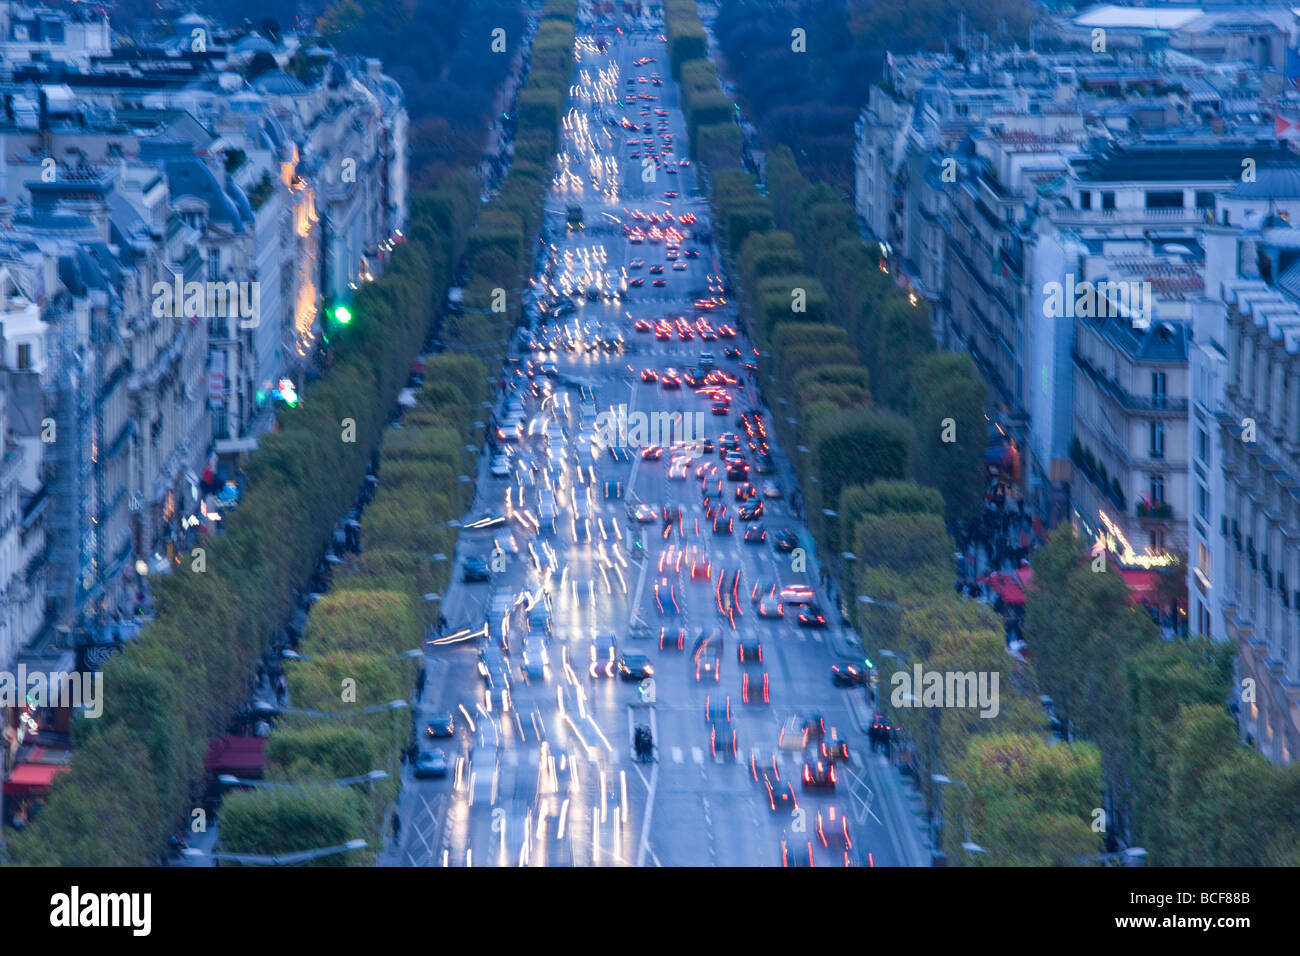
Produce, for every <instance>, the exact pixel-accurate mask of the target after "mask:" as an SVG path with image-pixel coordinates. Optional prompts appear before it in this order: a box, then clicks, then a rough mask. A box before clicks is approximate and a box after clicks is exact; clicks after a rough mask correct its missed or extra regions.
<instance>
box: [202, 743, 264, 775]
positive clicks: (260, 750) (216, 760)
mask: <svg viewBox="0 0 1300 956" xmlns="http://www.w3.org/2000/svg"><path fill="white" fill-rule="evenodd" d="M203 765H204V766H205V767H207V769H208V770H211V771H214V772H226V771H236V772H243V773H247V772H248V771H253V770H255V771H258V772H259V773H260V772H261V771H262V770H263V768H265V767H266V738H265V737H237V736H234V735H233V734H227V735H226V736H225V737H216V738H214V739H213V741H212V743H210V744H208V756H207V759H206V760H205V761H204V762H203Z"/></svg>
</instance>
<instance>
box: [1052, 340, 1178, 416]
mask: <svg viewBox="0 0 1300 956" xmlns="http://www.w3.org/2000/svg"><path fill="white" fill-rule="evenodd" d="M1070 355H1071V357H1072V358H1073V359H1074V364H1075V365H1077V366H1078V367H1079V370H1080V371H1081V372H1083V373H1084V374H1085V375H1087V376H1088V378H1089V380H1091V381H1092V383H1093V384H1094V385H1096V386H1097V387H1098V388H1099V389H1101V390H1102V391H1103V392H1105V393H1106V394H1107V395H1108V396H1110V398H1111V400H1112V401H1114V402H1115V403H1116V404H1117V405H1119V406H1120V407H1121V408H1125V409H1127V410H1129V411H1134V412H1149V413H1151V414H1167V415H1170V416H1171V417H1185V416H1186V415H1187V409H1188V401H1187V399H1185V398H1170V397H1169V396H1168V395H1164V394H1159V395H1150V396H1139V395H1134V394H1133V393H1132V392H1130V391H1128V389H1126V388H1124V386H1122V385H1120V383H1119V382H1117V381H1116V380H1115V379H1113V378H1111V377H1109V376H1108V375H1105V374H1104V373H1103V372H1102V371H1101V370H1100V369H1098V368H1097V367H1096V366H1094V365H1093V364H1092V363H1091V362H1089V361H1088V359H1087V358H1085V357H1084V356H1083V355H1082V353H1080V352H1079V351H1078V349H1071V350H1070Z"/></svg>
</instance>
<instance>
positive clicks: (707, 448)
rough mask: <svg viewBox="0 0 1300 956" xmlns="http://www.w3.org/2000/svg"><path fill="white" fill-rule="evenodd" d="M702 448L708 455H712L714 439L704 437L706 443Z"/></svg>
mask: <svg viewBox="0 0 1300 956" xmlns="http://www.w3.org/2000/svg"><path fill="white" fill-rule="evenodd" d="M700 450H701V451H702V452H703V453H704V454H706V455H712V454H713V439H712V438H706V439H704V444H703V446H701V448H700Z"/></svg>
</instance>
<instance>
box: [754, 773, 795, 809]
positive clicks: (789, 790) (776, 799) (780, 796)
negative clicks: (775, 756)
mask: <svg viewBox="0 0 1300 956" xmlns="http://www.w3.org/2000/svg"><path fill="white" fill-rule="evenodd" d="M762 783H763V789H764V790H766V791H767V805H768V807H769V808H770V809H771V811H772V812H773V813H780V814H782V815H784V816H787V817H788V816H789V815H790V814H792V813H794V811H796V810H798V809H799V798H798V797H796V796H795V794H794V784H792V783H790V781H788V780H782V779H781V778H780V776H779V775H778V776H776V777H775V778H774V777H773V775H772V773H770V772H767V771H764V772H763V779H762Z"/></svg>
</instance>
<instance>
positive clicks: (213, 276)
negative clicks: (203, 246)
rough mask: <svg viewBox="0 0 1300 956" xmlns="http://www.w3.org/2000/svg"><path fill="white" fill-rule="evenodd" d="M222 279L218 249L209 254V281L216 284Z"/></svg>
mask: <svg viewBox="0 0 1300 956" xmlns="http://www.w3.org/2000/svg"><path fill="white" fill-rule="evenodd" d="M220 278H221V256H220V254H219V253H218V252H217V250H216V249H213V250H211V251H209V252H208V281H209V282H216V281H217V280H218V279H220Z"/></svg>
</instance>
